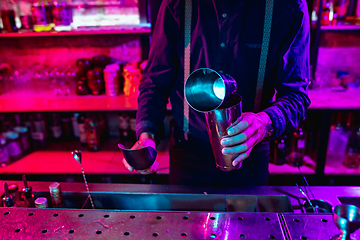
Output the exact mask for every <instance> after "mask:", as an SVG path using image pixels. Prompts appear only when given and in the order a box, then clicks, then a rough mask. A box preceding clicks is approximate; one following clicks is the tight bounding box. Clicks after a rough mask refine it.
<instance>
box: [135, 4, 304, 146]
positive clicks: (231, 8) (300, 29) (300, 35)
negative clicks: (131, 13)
mask: <svg viewBox="0 0 360 240" xmlns="http://www.w3.org/2000/svg"><path fill="white" fill-rule="evenodd" d="M184 2H185V1H184V0H164V1H163V2H162V4H161V7H160V10H159V13H158V18H157V21H156V24H155V28H154V32H153V37H152V42H151V47H150V53H149V59H148V64H147V66H146V69H145V71H144V75H143V82H142V83H141V84H140V95H139V99H138V111H137V126H136V132H137V136H139V135H140V134H141V133H142V132H146V131H149V132H152V133H154V134H155V136H156V137H157V138H159V136H160V132H161V131H162V130H161V129H162V127H163V119H164V114H165V113H166V105H167V101H168V99H169V97H170V102H171V105H172V112H173V116H174V119H175V122H176V124H177V125H178V126H180V127H182V126H183V116H184V115H183V114H184V113H183V111H184V110H183V101H184V65H183V62H184V6H185V4H184ZM264 15H265V0H257V1H254V0H233V1H231V0H223V1H221V0H198V1H193V7H192V27H191V29H192V35H191V72H192V71H194V70H196V69H198V68H211V69H214V70H215V71H219V72H223V73H226V74H229V75H230V76H232V77H233V78H234V79H235V80H236V81H237V86H238V87H237V92H238V94H240V95H241V96H242V104H243V111H244V112H252V111H254V99H255V90H256V84H257V76H258V67H259V60H260V50H261V44H262V36H263V27H264ZM309 48H310V25H309V14H308V9H307V4H306V1H305V0H275V1H274V11H273V20H272V29H271V36H270V45H269V53H268V60H267V66H266V72H265V81H264V87H263V92H262V101H261V109H262V111H265V112H266V113H268V114H269V116H270V118H271V120H272V122H273V126H274V130H275V132H274V134H273V136H272V139H274V138H276V137H278V136H280V135H281V134H288V133H290V132H292V131H293V130H295V128H296V127H297V126H298V124H299V123H300V122H301V121H302V120H304V118H305V116H306V114H307V109H308V106H309V105H310V99H309V98H308V95H307V89H308V86H309V83H310V82H309V80H308V79H309V75H310V71H309ZM275 90H276V91H275ZM275 92H276V100H275V102H273V103H272V98H273V96H274V94H275ZM189 123H190V136H194V137H196V138H198V139H201V140H204V141H209V137H208V134H207V131H206V124H205V118H204V114H203V113H200V112H197V111H195V110H193V109H192V108H190V120H189Z"/></svg>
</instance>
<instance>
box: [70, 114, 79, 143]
mask: <svg viewBox="0 0 360 240" xmlns="http://www.w3.org/2000/svg"><path fill="white" fill-rule="evenodd" d="M79 115H80V114H79V113H74V114H73V115H72V116H71V125H72V129H73V135H74V137H76V138H77V139H78V138H79V137H80V133H79V126H78V122H77V119H78V117H79Z"/></svg>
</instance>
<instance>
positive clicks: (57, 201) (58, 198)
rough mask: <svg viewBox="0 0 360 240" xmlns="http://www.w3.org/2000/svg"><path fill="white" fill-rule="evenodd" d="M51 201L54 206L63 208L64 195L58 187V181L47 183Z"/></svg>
mask: <svg viewBox="0 0 360 240" xmlns="http://www.w3.org/2000/svg"><path fill="white" fill-rule="evenodd" d="M49 190H50V196H51V202H52V205H53V207H54V208H64V207H65V204H64V197H63V193H62V191H61V188H60V183H58V182H54V183H52V184H50V185H49Z"/></svg>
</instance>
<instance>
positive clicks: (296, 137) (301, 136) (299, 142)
mask: <svg viewBox="0 0 360 240" xmlns="http://www.w3.org/2000/svg"><path fill="white" fill-rule="evenodd" d="M305 142H306V134H305V132H304V131H303V128H302V126H299V127H298V128H297V129H296V130H295V131H294V133H293V134H292V136H291V145H290V153H289V156H288V159H287V163H288V164H290V165H293V166H302V165H303V164H304V156H305Z"/></svg>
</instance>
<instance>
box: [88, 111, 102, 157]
mask: <svg viewBox="0 0 360 240" xmlns="http://www.w3.org/2000/svg"><path fill="white" fill-rule="evenodd" d="M85 133H86V142H87V148H88V150H89V151H92V152H95V151H99V148H100V140H101V139H100V130H99V122H98V120H97V118H96V117H95V116H94V114H90V115H89V116H88V117H86V119H85Z"/></svg>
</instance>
